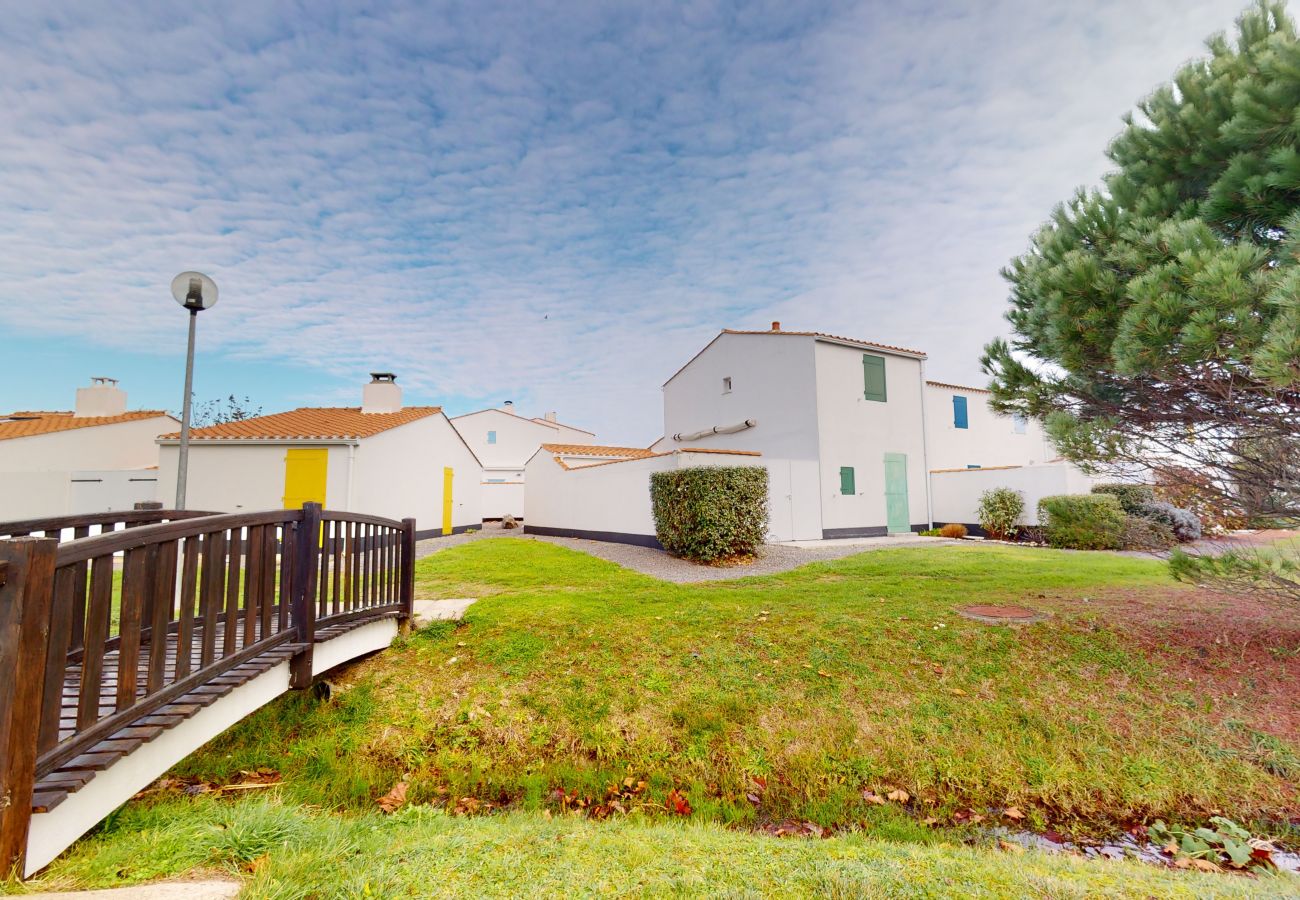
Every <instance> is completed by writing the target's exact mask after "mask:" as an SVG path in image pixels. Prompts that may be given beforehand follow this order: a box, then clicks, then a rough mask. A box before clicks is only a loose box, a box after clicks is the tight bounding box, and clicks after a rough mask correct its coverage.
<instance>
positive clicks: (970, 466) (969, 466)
mask: <svg viewBox="0 0 1300 900" xmlns="http://www.w3.org/2000/svg"><path fill="white" fill-rule="evenodd" d="M966 468H968V469H978V468H979V466H973V465H971V464H970V463H966Z"/></svg>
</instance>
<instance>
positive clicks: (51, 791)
mask: <svg viewBox="0 0 1300 900" xmlns="http://www.w3.org/2000/svg"><path fill="white" fill-rule="evenodd" d="M395 617H397V614H396V613H393V612H391V611H387V612H377V613H375V614H374V615H372V616H366V617H363V618H358V619H353V620H351V621H348V622H344V623H340V624H337V625H328V624H323V625H322V627H320V628H319V629H318V630H317V631H316V641H315V643H316V644H317V645H320V644H322V643H324V642H327V641H329V640H330V639H332V638H335V637H338V636H340V635H342V634H346V633H347V632H349V631H351V630H353V629H355V628H360V627H362V626H364V625H367V624H369V623H371V622H374V621H377V620H379V619H385V618H395ZM275 625H276V623H275V622H274V621H273V622H272V626H273V627H272V629H271V633H272V634H274V633H275V632H276V631H277V628H276V627H274V626H275ZM241 629H242V624H241ZM224 635H225V623H224V622H218V623H217V624H216V635H215V644H216V646H218V647H220V646H222V642H223V640H224ZM261 637H262V633H261V624H260V623H257V633H256V635H255V636H254V638H253V640H254V641H256V640H260V639H261ZM250 643H251V642H250ZM202 647H203V626H202V625H200V626H199V627H197V628H196V629H195V630H194V633H193V635H192V637H191V640H190V641H189V647H188V651H189V657H190V667H191V671H193V670H197V669H198V668H199V667H200V661H201V654H202ZM178 649H179V650H180V652H184V650H185V648H178V636H177V634H176V632H174V631H173V632H171V633H170V634H168V636H167V649H166V658H167V671H168V672H175V671H176V660H177V656H178ZM303 649H304V645H302V644H296V643H285V644H280V645H278V646H276V647H273V648H272V649H270V650H267V651H266V652H264V653H261V654H259V655H257V656H255V657H253V658H252V659H250V660H248V661H247V662H245V663H243V664H242V665H239V666H236V667H234V668H232V669H230V670H229V671H228V672H226V673H224V674H222V675H219V676H217V677H215V678H212V679H210V680H208V681H207V682H205V683H204V684H202V685H200V686H199V687H196V688H195V689H194V690H192V691H190V692H189V693H187V694H184V695H182V696H181V697H179V698H177V699H176V700H174V701H173V702H171V703H169V704H167V705H166V706H163V707H162V708H160V709H158V710H157V711H155V712H153V713H151V714H149V715H146V716H144V717H142V718H140V719H137V720H135V721H134V722H132V723H131V724H129V725H127V726H124V727H123V728H121V729H119V730H118V731H116V732H114V733H113V734H112V735H111V736H110V737H108V738H106V739H105V740H103V741H100V742H99V743H98V744H96V745H94V746H93V747H91V748H90V750H88V751H87V752H86V753H83V754H81V755H80V756H78V757H76V758H74V759H72V760H70V761H69V762H67V763H65V764H64V765H62V766H60V767H59V768H58V769H56V770H55V771H53V772H51V773H49V774H48V775H46V776H45V777H43V778H41V779H39V780H38V781H37V782H36V788H35V792H34V794H33V796H32V811H33V812H36V813H40V812H48V811H50V810H52V809H54V808H55V807H57V806H58V805H59V804H60V803H62V802H63V801H64V800H66V799H67V798H68V796H69V795H70V794H72V793H74V792H75V791H77V790H78V789H79V788H81V787H83V786H84V785H86V784H87V783H88V782H90V780H91V779H92V778H94V777H95V775H96V774H97V773H99V772H102V771H103V770H105V769H107V768H108V767H109V766H111V765H112V764H113V763H115V762H116V761H117V760H119V759H121V758H122V757H123V756H126V755H127V754H129V753H132V752H134V751H135V750H137V749H139V748H140V747H142V746H144V745H145V744H147V743H148V742H149V741H151V740H153V739H154V738H156V737H157V736H158V735H160V734H162V733H163V732H164V731H166V730H167V729H169V728H172V727H174V726H176V725H178V724H180V723H181V722H183V721H185V720H186V719H188V718H189V717H190V716H192V715H194V714H195V713H196V712H198V711H199V710H200V709H202V708H203V707H205V706H208V705H210V704H212V703H214V702H215V701H217V700H219V699H220V698H222V697H224V696H225V695H227V694H229V693H230V692H231V691H232V690H234V689H235V688H237V687H239V686H240V685H242V684H245V683H247V682H249V681H251V680H252V679H254V678H256V677H257V676H258V675H261V674H262V673H263V672H266V671H267V670H269V669H271V668H273V667H274V666H276V665H278V664H280V663H282V662H284V661H285V660H287V659H289V658H291V657H293V656H294V655H295V654H297V653H299V652H300V651H301V650H303ZM139 659H140V664H139V673H138V677H137V679H136V684H137V685H138V687H137V688H136V696H137V697H144V696H145V695H146V693H147V688H146V684H147V683H148V674H149V673H148V665H149V654H148V653H141V654H140V655H139ZM119 665H120V659H119V654H118V651H117V650H112V651H110V652H108V653H106V654H105V655H104V661H103V667H102V674H101V676H100V691H99V715H100V716H106V715H108V714H110V713H112V712H113V711H114V710H115V709H116V704H117V701H116V691H117V685H118V678H117V675H118V671H117V670H118V667H119ZM81 679H82V667H81V666H80V665H73V666H69V667H68V669H67V672H66V675H65V678H64V683H63V703H62V711H61V714H60V718H59V738H60V740H63V739H65V738H68V737H71V736H72V735H73V734H74V733H75V725H76V719H77V704H78V698H79V697H80V695H81ZM159 774H161V773H159Z"/></svg>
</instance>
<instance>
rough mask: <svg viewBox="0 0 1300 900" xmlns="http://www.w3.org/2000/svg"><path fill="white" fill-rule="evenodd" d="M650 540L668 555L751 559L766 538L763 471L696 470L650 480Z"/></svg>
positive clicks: (747, 468)
mask: <svg viewBox="0 0 1300 900" xmlns="http://www.w3.org/2000/svg"><path fill="white" fill-rule="evenodd" d="M650 503H651V506H652V507H653V509H654V520H655V536H656V537H658V538H659V543H661V544H663V547H664V549H665V550H667V551H668V552H669V553H671V554H673V555H674V556H680V557H683V558H685V559H690V560H694V561H696V562H706V563H707V562H714V561H716V560H721V559H727V558H729V557H735V556H747V555H752V554H753V553H754V552H755V551H757V550H758V548H759V546H760V545H761V544H762V543H763V538H764V537H765V536H766V535H767V469H765V468H764V467H762V466H696V467H693V468H689V469H676V470H673V471H670V472H655V473H653V474H652V475H651V476H650Z"/></svg>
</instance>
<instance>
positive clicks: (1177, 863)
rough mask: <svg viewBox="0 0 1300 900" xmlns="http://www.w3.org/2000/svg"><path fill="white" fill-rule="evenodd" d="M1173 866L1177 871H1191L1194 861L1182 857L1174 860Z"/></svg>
mask: <svg viewBox="0 0 1300 900" xmlns="http://www.w3.org/2000/svg"><path fill="white" fill-rule="evenodd" d="M1173 865H1174V868H1175V869H1190V868H1191V867H1192V861H1191V860H1190V859H1188V858H1187V857H1186V856H1180V857H1179V858H1178V859H1176V860H1174V863H1173Z"/></svg>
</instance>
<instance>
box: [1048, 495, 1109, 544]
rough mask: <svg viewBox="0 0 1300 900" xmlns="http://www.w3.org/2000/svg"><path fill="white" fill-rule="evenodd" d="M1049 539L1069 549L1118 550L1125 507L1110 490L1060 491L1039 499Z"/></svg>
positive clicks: (1050, 542) (1052, 542) (1050, 541)
mask: <svg viewBox="0 0 1300 900" xmlns="http://www.w3.org/2000/svg"><path fill="white" fill-rule="evenodd" d="M1038 520H1039V521H1040V522H1041V523H1042V525H1043V531H1044V534H1045V536H1046V537H1047V543H1048V544H1050V545H1051V546H1053V547H1058V548H1064V549H1070V550H1118V549H1119V547H1120V545H1121V542H1122V541H1123V537H1124V509H1123V507H1121V506H1120V505H1119V501H1118V500H1117V499H1115V497H1113V496H1110V495H1108V494H1057V495H1056V496H1054V497H1044V498H1043V499H1042V500H1039V501H1038Z"/></svg>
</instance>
